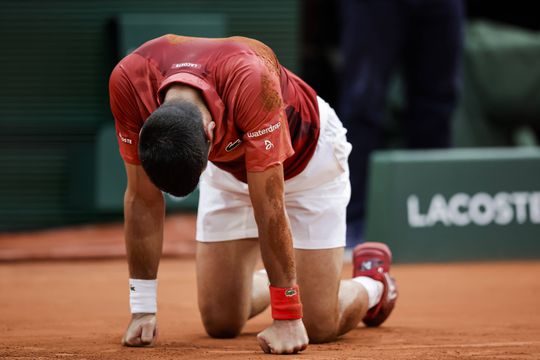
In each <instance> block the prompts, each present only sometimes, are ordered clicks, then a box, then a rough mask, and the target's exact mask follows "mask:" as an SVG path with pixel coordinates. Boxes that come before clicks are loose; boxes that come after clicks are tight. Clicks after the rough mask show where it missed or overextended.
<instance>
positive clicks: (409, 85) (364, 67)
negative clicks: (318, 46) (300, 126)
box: [339, 0, 464, 246]
mask: <svg viewBox="0 0 540 360" xmlns="http://www.w3.org/2000/svg"><path fill="white" fill-rule="evenodd" d="M341 5H342V9H341V14H342V38H341V39H342V54H343V57H344V64H343V73H342V88H341V91H342V92H341V106H340V108H339V110H340V111H339V112H340V114H339V115H340V118H341V119H342V121H343V123H344V124H345V126H346V127H347V129H348V131H349V132H348V134H347V138H348V140H349V142H350V143H351V144H352V145H353V151H352V154H351V156H350V158H349V164H350V168H351V185H352V198H351V202H350V204H349V207H348V239H347V242H348V243H347V245H348V246H353V245H354V244H355V243H357V242H359V241H361V238H362V230H363V229H362V228H363V219H364V216H365V206H366V185H367V167H368V161H369V156H370V154H371V152H372V151H373V150H375V149H377V148H379V147H381V145H382V138H381V135H382V134H381V132H382V125H383V124H382V120H383V114H384V111H385V105H386V98H387V90H388V84H389V80H390V79H391V77H392V75H393V74H394V73H395V70H396V68H397V67H398V66H399V67H400V68H401V69H402V71H403V79H404V84H405V87H404V89H405V96H406V99H405V100H406V105H405V114H404V119H403V121H404V122H405V123H404V124H403V128H404V129H405V131H406V133H405V134H404V135H405V136H406V139H407V144H408V146H409V147H411V148H438V147H447V146H449V145H450V119H451V116H452V112H453V110H454V108H455V104H456V100H457V95H458V88H459V83H460V71H459V70H460V59H461V52H462V43H463V21H464V14H463V4H462V2H461V0H342V3H341ZM372 240H374V241H376V239H372Z"/></svg>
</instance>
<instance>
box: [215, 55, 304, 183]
mask: <svg viewBox="0 0 540 360" xmlns="http://www.w3.org/2000/svg"><path fill="white" fill-rule="evenodd" d="M227 66H231V68H230V69H229V71H230V74H232V76H231V77H230V79H229V80H228V81H229V82H230V84H229V86H230V89H232V90H230V91H229V92H228V94H227V98H226V99H225V102H226V106H227V107H229V108H230V109H232V111H233V116H234V121H235V124H236V126H237V128H238V129H239V130H240V131H241V132H242V133H243V139H242V142H243V144H244V146H245V165H246V170H247V171H252V172H258V171H264V170H265V169H267V168H268V167H270V166H272V165H276V164H281V163H283V161H285V159H287V158H288V157H290V156H291V155H293V154H294V150H293V147H292V145H291V139H290V134H289V127H288V123H287V116H286V114H285V109H284V105H283V97H282V94H281V86H280V77H279V69H278V68H277V67H276V68H274V67H273V66H271V65H270V64H269V63H268V62H265V61H264V60H263V59H261V58H259V57H257V56H255V55H245V54H244V55H242V56H236V57H234V58H233V59H231V60H229V61H228V64H227Z"/></svg>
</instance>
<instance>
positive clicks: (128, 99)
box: [109, 64, 144, 165]
mask: <svg viewBox="0 0 540 360" xmlns="http://www.w3.org/2000/svg"><path fill="white" fill-rule="evenodd" d="M109 99H110V105H111V112H112V114H113V116H114V120H115V127H116V138H117V141H118V147H119V149H120V155H121V156H122V159H124V161H125V162H127V163H129V164H134V165H138V164H140V160H139V153H138V146H139V131H140V130H141V127H142V124H143V121H144V119H143V116H142V114H141V113H140V111H139V106H138V103H137V95H136V92H135V89H134V88H133V86H132V84H131V82H130V80H129V79H128V77H127V75H126V73H125V72H124V70H123V69H122V67H121V66H120V64H119V65H117V66H116V67H115V68H114V70H113V72H112V73H111V77H110V79H109Z"/></svg>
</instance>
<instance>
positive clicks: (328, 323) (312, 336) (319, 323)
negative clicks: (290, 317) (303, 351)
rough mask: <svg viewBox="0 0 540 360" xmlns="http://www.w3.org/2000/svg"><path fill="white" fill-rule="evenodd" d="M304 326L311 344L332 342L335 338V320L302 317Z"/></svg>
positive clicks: (336, 331)
mask: <svg viewBox="0 0 540 360" xmlns="http://www.w3.org/2000/svg"><path fill="white" fill-rule="evenodd" d="M304 325H305V327H306V330H307V333H308V337H309V342H310V343H312V344H320V343H325V342H329V341H334V340H336V338H337V333H338V329H337V320H336V321H334V320H333V319H330V320H324V317H320V318H319V319H310V318H309V317H307V318H306V317H304Z"/></svg>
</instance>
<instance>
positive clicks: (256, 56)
mask: <svg viewBox="0 0 540 360" xmlns="http://www.w3.org/2000/svg"><path fill="white" fill-rule="evenodd" d="M175 83H181V84H185V85H189V86H192V87H194V88H197V89H199V90H200V91H201V93H202V95H203V97H204V100H205V102H206V105H207V107H208V109H209V111H210V113H211V115H212V118H213V120H214V121H215V123H216V127H215V129H214V139H213V142H212V146H211V149H210V153H209V155H208V159H209V160H210V161H212V162H213V163H214V164H215V165H216V166H218V167H219V168H221V169H223V170H225V171H227V172H229V173H231V174H233V175H234V176H235V177H236V178H237V179H238V180H240V181H243V182H246V178H247V176H246V171H254V172H256V171H263V170H265V169H267V168H268V167H269V166H272V165H275V164H280V163H282V164H283V167H284V171H285V178H286V179H289V178H292V177H294V176H295V175H297V174H299V173H300V172H301V171H302V170H303V169H304V168H305V167H306V165H307V163H308V162H309V160H310V159H311V157H312V155H313V153H314V152H315V148H316V146H317V140H318V137H319V132H320V126H319V111H318V106H317V95H316V93H315V91H314V90H313V89H312V88H311V87H309V86H308V85H307V84H306V83H305V82H304V81H302V80H301V79H300V78H298V77H297V76H296V75H294V74H293V73H291V72H290V71H289V70H287V69H285V68H284V67H283V66H281V65H280V64H279V62H278V60H277V58H276V56H275V54H274V53H273V51H272V50H271V49H270V48H269V47H267V46H266V45H264V44H263V43H261V42H259V41H256V40H252V39H248V38H243V37H231V38H224V39H206V38H194V37H186V36H177V35H165V36H162V37H159V38H157V39H154V40H151V41H149V42H147V43H145V44H143V45H142V46H141V47H139V48H138V49H136V50H135V51H134V52H133V53H131V54H129V55H128V56H126V57H125V58H124V59H122V60H121V61H120V63H119V64H118V65H117V66H116V67H115V69H114V70H113V72H112V74H111V78H110V81H109V93H110V102H111V109H112V113H113V115H114V118H115V121H116V134H117V138H118V144H119V147H120V154H121V155H122V158H123V159H124V161H126V162H127V163H130V164H140V161H139V156H138V140H139V131H140V129H141V127H142V125H143V123H144V121H145V120H146V119H147V118H148V116H149V115H150V114H151V113H152V112H153V111H154V110H155V109H156V108H157V107H158V106H159V105H160V104H161V102H162V101H163V98H164V97H165V93H166V91H167V88H168V87H169V86H171V85H172V84H175Z"/></svg>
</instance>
